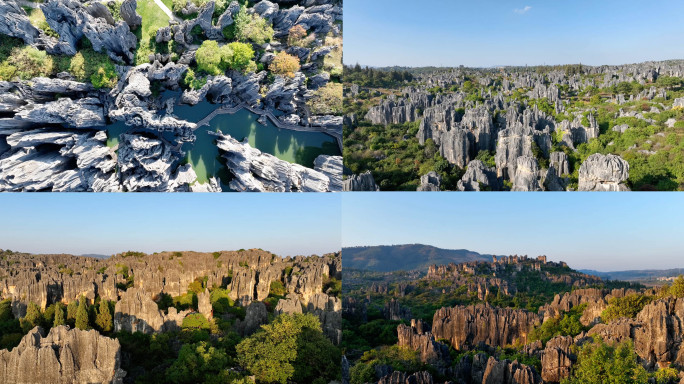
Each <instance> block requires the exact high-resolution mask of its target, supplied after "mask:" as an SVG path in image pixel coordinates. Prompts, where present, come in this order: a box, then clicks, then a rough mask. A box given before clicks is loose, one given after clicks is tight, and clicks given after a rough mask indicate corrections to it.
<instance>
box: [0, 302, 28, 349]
mask: <svg viewBox="0 0 684 384" xmlns="http://www.w3.org/2000/svg"><path fill="white" fill-rule="evenodd" d="M22 336H23V332H22V329H21V325H20V323H19V320H17V319H15V318H14V315H13V314H12V299H5V300H2V301H0V349H5V348H8V349H12V348H14V347H16V346H17V345H19V341H20V340H21V338H22Z"/></svg>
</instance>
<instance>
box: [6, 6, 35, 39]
mask: <svg viewBox="0 0 684 384" xmlns="http://www.w3.org/2000/svg"><path fill="white" fill-rule="evenodd" d="M0 34H3V35H8V36H12V37H17V38H20V39H22V40H24V43H26V44H33V43H34V41H35V40H36V39H37V38H38V37H39V36H40V31H39V30H38V28H36V27H34V26H33V25H31V22H30V21H29V18H28V15H27V14H26V11H24V9H23V8H21V7H20V6H19V4H17V3H16V2H15V1H3V2H2V3H0Z"/></svg>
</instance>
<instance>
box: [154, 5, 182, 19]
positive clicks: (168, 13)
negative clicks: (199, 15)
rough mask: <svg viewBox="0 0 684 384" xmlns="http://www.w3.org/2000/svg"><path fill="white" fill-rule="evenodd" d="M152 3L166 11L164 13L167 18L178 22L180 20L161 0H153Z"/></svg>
mask: <svg viewBox="0 0 684 384" xmlns="http://www.w3.org/2000/svg"><path fill="white" fill-rule="evenodd" d="M154 3H155V4H157V6H158V7H159V8H161V10H162V11H164V13H166V15H167V16H168V17H169V19H171V20H175V21H178V22H180V21H181V20H180V19H179V18H178V17H176V15H174V14H173V12H171V10H170V9H169V7H167V6H166V4H164V3H162V1H161V0H154Z"/></svg>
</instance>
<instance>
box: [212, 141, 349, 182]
mask: <svg viewBox="0 0 684 384" xmlns="http://www.w3.org/2000/svg"><path fill="white" fill-rule="evenodd" d="M217 135H218V140H217V146H218V147H219V149H220V150H221V151H222V156H223V157H224V158H225V159H226V164H227V167H228V170H229V171H230V172H231V173H232V174H233V175H234V176H235V178H234V179H233V180H231V182H230V187H231V188H232V189H234V190H236V191H250V192H266V191H268V192H330V191H333V189H334V188H336V186H337V185H339V182H338V181H337V180H333V181H331V178H330V177H328V176H327V175H326V174H325V173H323V172H319V171H316V170H314V169H311V168H306V167H304V166H302V165H299V164H292V163H288V162H287V161H284V160H280V159H278V158H277V157H275V156H273V155H270V154H267V153H262V152H261V151H259V150H258V149H256V148H252V147H251V146H250V145H249V143H247V142H243V143H241V142H239V141H237V140H235V139H234V138H232V137H231V136H228V135H221V134H217Z"/></svg>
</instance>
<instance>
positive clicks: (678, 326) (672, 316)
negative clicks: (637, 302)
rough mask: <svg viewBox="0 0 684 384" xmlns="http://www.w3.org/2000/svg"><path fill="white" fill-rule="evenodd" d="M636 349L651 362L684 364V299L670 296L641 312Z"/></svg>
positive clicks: (635, 337)
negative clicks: (683, 338)
mask: <svg viewBox="0 0 684 384" xmlns="http://www.w3.org/2000/svg"><path fill="white" fill-rule="evenodd" d="M636 321H637V322H639V323H641V326H639V327H636V328H635V329H633V338H634V350H635V351H636V353H637V354H638V355H639V357H641V358H642V359H644V360H646V361H648V362H649V363H650V364H654V363H659V364H665V365H667V364H669V363H670V362H675V363H677V364H679V365H681V364H684V342H683V340H682V337H681V335H682V334H684V298H676V299H675V298H667V299H661V300H656V301H654V302H652V303H651V304H648V305H646V306H645V307H644V309H642V310H641V312H639V314H638V315H637V318H636Z"/></svg>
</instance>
